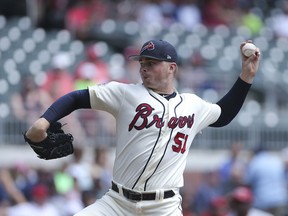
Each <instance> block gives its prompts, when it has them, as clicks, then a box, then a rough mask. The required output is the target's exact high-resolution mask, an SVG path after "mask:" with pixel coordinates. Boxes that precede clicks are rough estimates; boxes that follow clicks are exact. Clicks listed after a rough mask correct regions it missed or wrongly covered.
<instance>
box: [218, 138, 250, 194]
mask: <svg viewBox="0 0 288 216" xmlns="http://www.w3.org/2000/svg"><path fill="white" fill-rule="evenodd" d="M241 151H242V143H241V142H238V141H235V142H233V143H232V144H231V146H230V155H229V158H228V159H227V160H226V161H225V162H224V163H223V165H222V166H221V167H220V169H219V175H220V180H221V184H222V188H223V193H224V194H226V193H227V192H230V191H232V190H233V189H234V188H235V187H238V186H240V185H242V184H243V180H244V179H243V175H244V173H245V168H246V161H245V160H244V158H243V155H241Z"/></svg>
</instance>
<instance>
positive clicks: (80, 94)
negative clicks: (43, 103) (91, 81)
mask: <svg viewBox="0 0 288 216" xmlns="http://www.w3.org/2000/svg"><path fill="white" fill-rule="evenodd" d="M89 108H91V104H90V97H89V91H88V89H84V90H76V91H73V92H70V93H68V94H66V95H64V96H62V97H60V98H59V99H57V100H56V101H55V102H54V103H53V104H52V105H51V106H50V107H49V108H48V109H47V110H46V111H45V113H44V114H43V115H42V116H41V117H43V118H45V119H46V120H47V121H48V122H50V123H51V122H55V121H57V120H59V119H61V118H63V117H65V116H67V115H69V114H70V113H71V112H73V111H74V110H77V109H89Z"/></svg>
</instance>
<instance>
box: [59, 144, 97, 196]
mask: <svg viewBox="0 0 288 216" xmlns="http://www.w3.org/2000/svg"><path fill="white" fill-rule="evenodd" d="M84 156H85V155H84V149H83V147H78V146H74V154H73V159H72V161H70V162H69V163H68V164H67V167H66V169H65V171H66V172H67V173H68V174H69V175H70V176H72V177H73V178H74V179H75V180H76V182H77V184H78V186H79V189H80V190H81V191H83V190H91V189H92V188H93V179H92V175H91V172H90V170H91V164H90V163H88V161H85V158H84Z"/></svg>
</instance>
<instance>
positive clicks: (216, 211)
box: [201, 196, 228, 216]
mask: <svg viewBox="0 0 288 216" xmlns="http://www.w3.org/2000/svg"><path fill="white" fill-rule="evenodd" d="M201 216H228V202H227V200H226V198H225V197H224V196H219V197H215V198H214V199H212V200H211V202H210V206H209V210H207V211H206V212H204V213H202V214H201Z"/></svg>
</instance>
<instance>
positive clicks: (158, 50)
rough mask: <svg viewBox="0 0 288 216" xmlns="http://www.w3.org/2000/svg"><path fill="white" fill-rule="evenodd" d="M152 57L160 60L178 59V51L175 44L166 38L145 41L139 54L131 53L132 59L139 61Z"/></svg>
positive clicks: (175, 60) (174, 60)
mask: <svg viewBox="0 0 288 216" xmlns="http://www.w3.org/2000/svg"><path fill="white" fill-rule="evenodd" d="M143 57H144V58H151V59H156V60H160V61H167V62H176V63H177V61H178V56H177V52H176V50H175V48H174V46H173V45H172V44H170V43H168V42H167V41H164V40H150V41H147V42H146V43H144V45H143V46H142V48H141V51H140V54H139V55H131V56H129V58H130V59H132V60H135V61H139V59H140V58H143Z"/></svg>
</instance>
